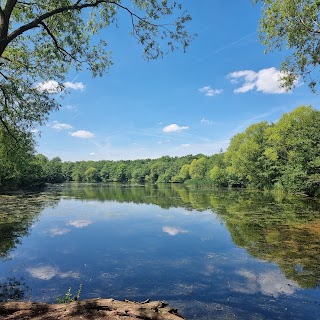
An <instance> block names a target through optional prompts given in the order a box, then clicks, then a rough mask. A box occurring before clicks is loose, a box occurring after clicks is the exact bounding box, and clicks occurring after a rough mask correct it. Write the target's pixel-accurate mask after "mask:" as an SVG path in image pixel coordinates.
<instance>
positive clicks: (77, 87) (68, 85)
mask: <svg viewBox="0 0 320 320" xmlns="http://www.w3.org/2000/svg"><path fill="white" fill-rule="evenodd" d="M64 86H65V88H67V89H73V90H80V91H83V90H84V89H85V87H86V86H85V85H84V84H83V83H82V82H69V81H67V82H65V83H64Z"/></svg>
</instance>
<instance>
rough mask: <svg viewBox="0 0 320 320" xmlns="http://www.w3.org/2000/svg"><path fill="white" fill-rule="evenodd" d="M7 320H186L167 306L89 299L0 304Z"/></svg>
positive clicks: (0, 309) (2, 316)
mask: <svg viewBox="0 0 320 320" xmlns="http://www.w3.org/2000/svg"><path fill="white" fill-rule="evenodd" d="M0 319H1V320H2V319H4V320H9V319H10V320H18V319H19V320H27V319H28V320H58V319H64V320H75V319H77V320H78V319H82V320H87V319H88V320H89V319H90V320H117V319H118V320H136V319H140V320H182V319H184V318H183V317H182V316H181V315H179V314H178V313H177V310H175V309H172V308H170V307H169V306H168V305H167V304H166V303H164V302H160V301H154V302H149V301H145V302H140V303H139V302H133V301H128V300H126V301H117V300H114V299H89V300H83V301H74V302H70V303H64V304H46V303H38V302H3V303H0Z"/></svg>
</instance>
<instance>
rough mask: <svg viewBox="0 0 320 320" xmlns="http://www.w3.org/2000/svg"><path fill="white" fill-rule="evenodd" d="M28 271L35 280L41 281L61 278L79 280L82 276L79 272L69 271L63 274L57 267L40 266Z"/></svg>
mask: <svg viewBox="0 0 320 320" xmlns="http://www.w3.org/2000/svg"><path fill="white" fill-rule="evenodd" d="M27 271H28V272H29V273H30V275H31V276H32V277H33V278H36V279H40V280H51V279H52V278H53V277H59V278H62V279H65V278H73V279H78V278H79V277H80V274H79V273H78V272H73V271H68V272H61V271H59V269H58V268H56V267H51V266H39V267H34V268H27Z"/></svg>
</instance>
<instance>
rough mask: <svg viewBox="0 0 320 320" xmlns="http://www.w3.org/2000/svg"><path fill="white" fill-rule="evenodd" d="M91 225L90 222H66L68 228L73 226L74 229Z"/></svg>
mask: <svg viewBox="0 0 320 320" xmlns="http://www.w3.org/2000/svg"><path fill="white" fill-rule="evenodd" d="M91 223H92V221H90V220H72V221H69V222H68V226H73V227H75V228H84V227H87V226H89V225H90V224H91Z"/></svg>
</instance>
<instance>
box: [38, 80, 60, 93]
mask: <svg viewBox="0 0 320 320" xmlns="http://www.w3.org/2000/svg"><path fill="white" fill-rule="evenodd" d="M36 89H38V90H39V91H47V92H48V93H58V92H61V91H62V90H63V86H61V85H60V84H59V83H58V82H57V81H55V80H49V81H44V82H39V83H37V84H36Z"/></svg>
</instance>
